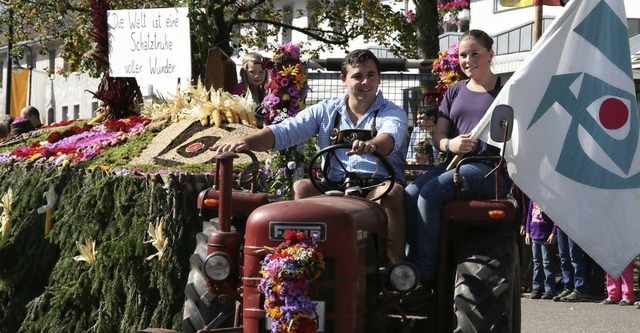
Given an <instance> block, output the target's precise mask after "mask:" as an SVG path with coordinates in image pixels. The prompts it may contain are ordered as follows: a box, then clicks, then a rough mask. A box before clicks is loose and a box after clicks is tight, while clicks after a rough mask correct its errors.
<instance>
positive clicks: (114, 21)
mask: <svg viewBox="0 0 640 333" xmlns="http://www.w3.org/2000/svg"><path fill="white" fill-rule="evenodd" d="M187 14H188V11H187V8H186V7H184V8H182V7H181V8H157V9H130V10H109V11H107V20H108V24H109V44H110V47H109V63H110V69H109V75H110V76H112V77H176V78H177V77H191V44H190V40H191V39H190V37H189V19H188V17H187Z"/></svg>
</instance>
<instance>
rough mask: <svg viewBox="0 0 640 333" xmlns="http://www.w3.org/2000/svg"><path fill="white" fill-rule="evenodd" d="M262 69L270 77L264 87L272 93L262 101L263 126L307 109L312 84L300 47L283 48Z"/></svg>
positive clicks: (291, 44)
mask: <svg viewBox="0 0 640 333" xmlns="http://www.w3.org/2000/svg"><path fill="white" fill-rule="evenodd" d="M262 66H263V68H265V69H267V70H268V71H269V78H270V80H269V82H267V83H266V84H265V86H264V88H265V89H267V90H268V91H269V93H268V94H267V96H265V98H264V99H263V101H262V107H263V109H262V115H263V117H264V124H265V125H271V124H277V123H279V122H281V121H282V120H284V119H286V118H288V117H293V116H295V115H296V114H298V112H299V111H300V110H302V109H304V107H305V104H304V101H305V99H306V98H307V92H308V91H309V85H308V83H307V75H306V74H305V72H304V68H302V62H301V61H300V46H298V45H297V44H293V43H287V44H284V45H282V46H280V47H279V48H278V49H277V50H276V52H275V54H274V56H273V59H265V61H263V65H262Z"/></svg>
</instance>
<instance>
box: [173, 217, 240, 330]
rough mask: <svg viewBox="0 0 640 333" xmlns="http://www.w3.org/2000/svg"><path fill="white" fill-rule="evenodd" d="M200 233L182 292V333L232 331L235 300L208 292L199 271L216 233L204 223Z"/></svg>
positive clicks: (202, 275)
mask: <svg viewBox="0 0 640 333" xmlns="http://www.w3.org/2000/svg"><path fill="white" fill-rule="evenodd" d="M204 225H205V228H204V230H203V232H200V233H198V234H197V235H196V249H195V251H194V253H193V254H192V255H191V258H190V262H191V271H190V272H189V277H188V280H187V285H186V287H185V288H184V293H185V297H186V300H185V302H184V312H183V317H182V332H184V333H196V332H197V331H199V330H201V329H204V328H220V327H231V326H232V324H233V322H232V320H233V316H234V314H235V300H233V299H226V298H224V297H221V296H220V295H217V294H214V293H211V292H209V289H208V288H207V281H206V277H205V276H204V274H203V273H202V271H201V270H200V268H201V267H202V266H203V264H204V260H205V259H206V257H207V239H208V238H209V235H210V234H212V233H214V232H217V229H216V228H215V227H214V226H212V225H211V224H209V223H204Z"/></svg>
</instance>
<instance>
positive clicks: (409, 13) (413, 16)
mask: <svg viewBox="0 0 640 333" xmlns="http://www.w3.org/2000/svg"><path fill="white" fill-rule="evenodd" d="M406 15H407V17H406V18H405V21H406V22H407V23H414V22H416V12H414V11H413V9H409V10H408V11H407V14H406Z"/></svg>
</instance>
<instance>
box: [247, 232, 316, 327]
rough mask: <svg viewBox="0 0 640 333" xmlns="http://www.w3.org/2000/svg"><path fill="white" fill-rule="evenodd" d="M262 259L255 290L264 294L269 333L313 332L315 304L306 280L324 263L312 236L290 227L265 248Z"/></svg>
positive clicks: (309, 281)
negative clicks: (276, 244) (282, 240)
mask: <svg viewBox="0 0 640 333" xmlns="http://www.w3.org/2000/svg"><path fill="white" fill-rule="evenodd" d="M268 250H269V251H270V252H271V253H269V254H267V255H266V257H265V258H264V260H263V261H262V262H261V264H262V267H261V269H260V273H261V274H262V279H261V280H260V285H259V286H258V290H259V291H261V292H262V293H263V294H264V296H265V301H264V309H265V310H266V312H267V316H268V317H269V318H271V319H272V320H273V323H272V325H271V332H272V333H293V332H296V333H315V332H317V323H316V322H315V321H314V319H313V316H314V315H315V309H316V306H315V304H314V303H313V302H312V301H311V298H309V296H308V295H307V294H308V291H309V284H310V283H311V282H313V281H314V280H315V279H317V278H318V277H320V273H321V272H322V270H323V269H324V267H325V263H324V259H323V255H322V252H320V250H319V249H318V246H317V244H316V242H315V239H310V238H309V237H308V236H307V235H306V234H304V233H302V232H298V231H295V230H289V231H287V232H285V234H284V242H282V243H281V244H280V245H278V247H276V248H274V249H271V248H269V249H268Z"/></svg>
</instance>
